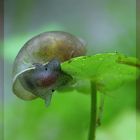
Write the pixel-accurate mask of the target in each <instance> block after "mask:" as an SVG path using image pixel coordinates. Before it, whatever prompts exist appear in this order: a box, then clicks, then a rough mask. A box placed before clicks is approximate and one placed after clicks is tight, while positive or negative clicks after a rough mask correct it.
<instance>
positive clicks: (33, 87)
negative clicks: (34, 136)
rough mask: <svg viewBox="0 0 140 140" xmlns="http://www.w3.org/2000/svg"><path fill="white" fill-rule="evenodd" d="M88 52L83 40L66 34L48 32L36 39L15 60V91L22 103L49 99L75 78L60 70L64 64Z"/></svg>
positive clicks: (26, 45)
mask: <svg viewBox="0 0 140 140" xmlns="http://www.w3.org/2000/svg"><path fill="white" fill-rule="evenodd" d="M85 53H86V50H85V44H84V43H83V41H81V39H79V38H77V37H75V36H73V35H71V34H69V33H66V32H61V31H53V32H45V33H42V34H39V35H37V36H35V37H33V38H32V39H31V40H29V41H28V42H27V43H25V45H24V46H23V47H22V48H21V50H20V51H19V53H18V55H17V57H16V59H15V62H14V67H13V92H14V93H15V94H16V96H18V97H19V98H21V99H23V100H32V99H35V98H37V97H41V98H42V99H45V100H46V101H47V100H50V99H51V95H52V92H53V91H54V90H55V89H57V88H59V87H61V86H63V85H65V84H67V83H68V82H69V81H70V79H72V77H71V76H70V75H68V74H66V73H64V72H63V71H62V70H61V66H60V64H61V62H64V61H67V60H69V59H71V58H73V57H78V56H81V55H85Z"/></svg>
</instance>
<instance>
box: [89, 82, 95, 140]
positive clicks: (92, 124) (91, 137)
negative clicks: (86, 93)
mask: <svg viewBox="0 0 140 140" xmlns="http://www.w3.org/2000/svg"><path fill="white" fill-rule="evenodd" d="M96 98H97V90H96V85H95V83H94V82H93V81H91V114H90V115H91V116H90V117H91V118H90V127H89V138H88V140H95V132H96V113H97V111H96V108H97V99H96Z"/></svg>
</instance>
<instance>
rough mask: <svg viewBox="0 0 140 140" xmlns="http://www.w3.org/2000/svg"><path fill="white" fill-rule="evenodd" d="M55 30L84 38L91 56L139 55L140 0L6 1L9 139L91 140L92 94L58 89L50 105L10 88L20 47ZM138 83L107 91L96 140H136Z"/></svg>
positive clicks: (6, 130)
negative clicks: (139, 12)
mask: <svg viewBox="0 0 140 140" xmlns="http://www.w3.org/2000/svg"><path fill="white" fill-rule="evenodd" d="M52 30H61V31H66V32H69V33H72V34H74V35H76V36H80V37H81V38H83V39H84V40H85V41H86V42H87V54H88V55H92V54H96V53H103V52H115V51H117V52H121V53H124V54H126V55H129V56H135V55H136V1H135V0H117V1H112V0H59V1H58V0H24V1H23V0H12V1H11V0H5V27H4V31H5V36H4V38H5V40H4V43H5V48H4V52H5V53H4V56H5V60H4V91H5V92H4V98H5V99H4V124H5V126H4V140H87V135H88V127H89V123H90V122H89V121H90V116H89V115H90V96H89V95H85V94H81V93H78V92H76V91H73V92H69V93H61V94H58V93H56V94H55V95H54V96H53V100H52V103H51V105H50V106H49V107H48V108H46V107H45V104H44V102H43V101H42V100H41V99H36V100H33V101H23V100H21V99H19V98H17V97H16V96H15V95H14V94H13V93H12V90H11V87H12V67H13V61H14V59H15V57H16V55H17V53H18V51H19V50H20V48H21V47H22V46H23V44H24V43H25V42H26V41H28V40H29V39H30V38H31V37H33V36H35V35H37V34H39V33H42V32H46V31H52ZM135 85H136V84H135V81H133V82H131V83H128V84H126V85H124V86H123V87H121V88H119V89H117V90H115V91H114V92H113V93H108V94H107V95H106V98H105V106H104V114H103V120H102V125H101V127H99V128H97V140H136V88H135ZM98 96H99V94H98ZM138 115H139V114H138ZM139 122H140V118H139V116H137V123H139ZM137 131H140V128H138V129H137ZM138 137H139V135H138V136H137V138H138Z"/></svg>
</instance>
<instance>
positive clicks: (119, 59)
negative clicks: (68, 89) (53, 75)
mask: <svg viewBox="0 0 140 140" xmlns="http://www.w3.org/2000/svg"><path fill="white" fill-rule="evenodd" d="M138 68H140V61H139V60H137V59H136V58H134V57H127V56H124V55H122V54H119V53H104V54H96V55H93V56H81V57H77V58H73V59H71V60H69V61H66V62H64V63H62V70H63V71H64V72H66V73H67V74H70V75H71V76H72V77H73V79H74V80H76V81H77V83H79V81H80V82H81V81H83V82H82V83H83V84H84V83H85V85H87V82H86V81H88V80H93V81H94V82H95V83H96V86H97V89H98V90H99V91H101V92H104V93H105V92H108V91H112V90H114V89H116V88H119V87H120V86H121V85H123V84H124V83H127V82H129V81H133V80H136V78H137V77H138V76H139V75H140V70H139V69H138ZM83 84H82V87H84V85H83ZM75 85H76V86H75V88H76V89H80V88H79V86H78V87H77V85H79V84H75ZM82 87H81V89H82ZM81 89H80V90H81ZM83 90H85V88H84V89H83ZM81 91H82V90H81Z"/></svg>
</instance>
